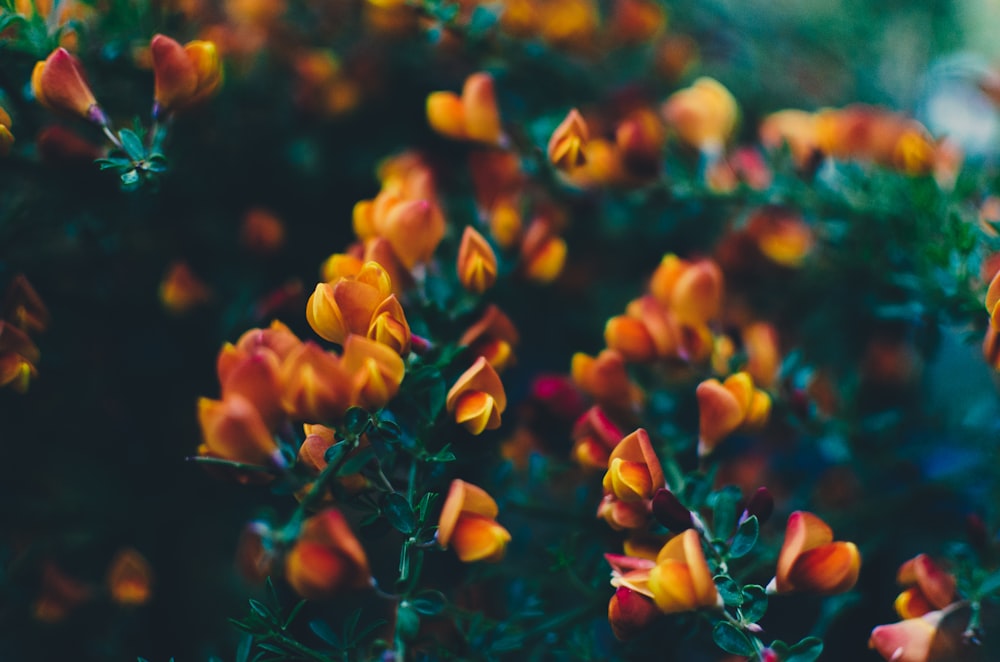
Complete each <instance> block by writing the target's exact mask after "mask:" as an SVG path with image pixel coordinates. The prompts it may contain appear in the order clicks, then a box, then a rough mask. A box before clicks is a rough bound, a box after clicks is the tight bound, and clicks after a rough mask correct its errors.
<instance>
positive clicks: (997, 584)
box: [977, 571, 1000, 598]
mask: <svg viewBox="0 0 1000 662" xmlns="http://www.w3.org/2000/svg"><path fill="white" fill-rule="evenodd" d="M997 589H1000V571H997V572H994V573H993V574H992V575H990V576H989V577H987V578H986V579H984V580H983V583H982V584H980V585H979V591H978V593H977V595H978V596H979V597H980V598H985V597H986V596H988V595H990V594H991V593H993V592H994V591H996V590H997Z"/></svg>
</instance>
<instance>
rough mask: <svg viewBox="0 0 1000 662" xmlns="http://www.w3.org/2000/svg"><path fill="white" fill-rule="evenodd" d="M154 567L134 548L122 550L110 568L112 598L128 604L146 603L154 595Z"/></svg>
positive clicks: (109, 580)
mask: <svg viewBox="0 0 1000 662" xmlns="http://www.w3.org/2000/svg"><path fill="white" fill-rule="evenodd" d="M152 583H153V569H152V568H151V567H150V565H149V561H147V560H146V559H145V558H144V557H143V556H142V554H140V553H139V552H137V551H136V550H134V549H131V548H126V549H122V550H120V551H119V552H118V553H117V554H116V555H115V558H114V560H113V561H111V567H110V568H108V579H107V584H108V589H109V590H110V592H111V599H112V600H113V601H114V602H116V603H118V604H120V605H127V606H136V605H142V604H146V602H148V601H149V598H150V597H151V595H152Z"/></svg>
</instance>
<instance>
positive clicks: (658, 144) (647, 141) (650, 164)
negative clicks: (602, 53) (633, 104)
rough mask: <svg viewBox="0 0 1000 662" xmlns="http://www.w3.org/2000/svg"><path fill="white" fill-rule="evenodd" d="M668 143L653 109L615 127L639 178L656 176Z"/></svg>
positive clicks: (630, 116)
mask: <svg viewBox="0 0 1000 662" xmlns="http://www.w3.org/2000/svg"><path fill="white" fill-rule="evenodd" d="M626 1H628V0H626ZM666 142H667V133H666V128H665V127H664V126H663V121H662V120H661V119H660V118H659V116H658V115H657V114H656V112H655V111H654V110H652V109H650V108H639V109H637V110H633V111H632V112H631V113H629V114H628V115H627V116H626V117H625V118H624V119H622V121H621V122H619V124H618V126H617V127H616V128H615V146H616V147H617V148H618V153H619V155H620V158H621V161H622V164H623V165H624V167H625V169H626V170H627V171H628V173H629V175H631V176H633V177H636V178H640V179H644V178H648V177H652V176H655V175H656V173H657V172H658V171H659V169H660V161H661V159H662V157H663V148H664V145H666Z"/></svg>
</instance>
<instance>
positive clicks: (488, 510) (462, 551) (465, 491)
mask: <svg viewBox="0 0 1000 662" xmlns="http://www.w3.org/2000/svg"><path fill="white" fill-rule="evenodd" d="M499 512H500V511H499V509H498V508H497V503H496V501H494V500H493V497H491V496H490V495H489V494H487V493H486V491H485V490H484V489H483V488H481V487H477V486H476V485H473V484H472V483H467V482H465V481H463V480H459V479H457V478H456V479H455V480H453V481H452V482H451V487H450V488H449V490H448V498H447V499H445V502H444V507H443V508H442V509H441V517H440V518H439V519H438V531H437V541H438V544H439V545H440V546H441V548H442V549H447V548H448V547H449V546H450V547H451V548H452V549H454V550H455V553H456V554H457V555H458V558H459V560H460V561H462V562H463V563H472V562H473V561H487V562H496V561H500V560H501V559H502V558H503V556H504V552H505V551H506V549H507V543H509V542H510V533H508V532H507V529H505V528H503V527H502V526H500V524H498V523H497V522H496V517H497V514H499Z"/></svg>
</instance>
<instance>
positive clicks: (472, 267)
mask: <svg viewBox="0 0 1000 662" xmlns="http://www.w3.org/2000/svg"><path fill="white" fill-rule="evenodd" d="M457 268H458V280H459V282H460V283H462V287H464V288H465V289H466V290H468V291H469V292H472V293H473V294H482V293H483V292H485V291H486V290H488V289H490V288H491V287H493V284H494V283H496V280H497V256H496V253H494V252H493V248H492V247H491V246H490V244H489V242H488V241H486V239H485V238H484V237H483V235H481V234H479V233H478V232H476V230H475V228H473V227H472V226H471V225H467V226H465V232H464V233H463V234H462V243H461V244H460V245H459V247H458V261H457Z"/></svg>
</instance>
